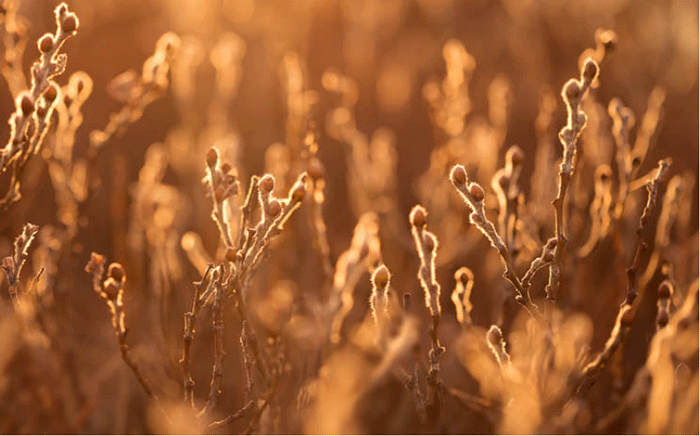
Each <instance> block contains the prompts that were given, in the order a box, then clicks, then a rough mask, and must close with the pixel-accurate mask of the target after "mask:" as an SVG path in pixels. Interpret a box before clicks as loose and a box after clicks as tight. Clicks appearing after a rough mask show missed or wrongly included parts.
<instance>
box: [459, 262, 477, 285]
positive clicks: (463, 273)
mask: <svg viewBox="0 0 700 436" xmlns="http://www.w3.org/2000/svg"><path fill="white" fill-rule="evenodd" d="M455 280H458V281H460V282H461V283H463V284H466V283H469V282H471V281H472V280H474V273H472V270H470V269H469V268H467V267H465V266H463V267H462V268H460V269H458V270H457V272H455Z"/></svg>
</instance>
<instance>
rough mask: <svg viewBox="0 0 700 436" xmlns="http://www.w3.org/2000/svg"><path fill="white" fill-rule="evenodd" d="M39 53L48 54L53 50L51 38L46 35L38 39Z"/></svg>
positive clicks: (49, 35)
mask: <svg viewBox="0 0 700 436" xmlns="http://www.w3.org/2000/svg"><path fill="white" fill-rule="evenodd" d="M38 46H39V51H40V52H42V53H48V52H50V51H51V49H52V48H53V36H51V34H49V33H47V34H46V35H44V36H42V37H41V38H39V43H38Z"/></svg>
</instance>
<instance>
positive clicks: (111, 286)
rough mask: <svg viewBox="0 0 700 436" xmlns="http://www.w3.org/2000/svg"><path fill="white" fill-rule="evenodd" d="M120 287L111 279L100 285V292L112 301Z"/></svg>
mask: <svg viewBox="0 0 700 436" xmlns="http://www.w3.org/2000/svg"><path fill="white" fill-rule="evenodd" d="M120 289H121V285H120V284H119V282H117V281H116V280H115V279H113V278H111V277H110V278H108V279H107V280H105V281H104V283H103V284H102V291H103V292H104V293H105V295H106V296H107V298H108V299H110V300H114V299H115V298H117V296H118V295H119V290H120Z"/></svg>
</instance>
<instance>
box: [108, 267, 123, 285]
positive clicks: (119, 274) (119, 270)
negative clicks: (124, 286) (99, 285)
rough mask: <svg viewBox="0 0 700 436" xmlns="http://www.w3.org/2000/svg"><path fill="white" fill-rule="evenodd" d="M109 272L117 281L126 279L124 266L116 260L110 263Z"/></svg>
mask: <svg viewBox="0 0 700 436" xmlns="http://www.w3.org/2000/svg"><path fill="white" fill-rule="evenodd" d="M107 271H108V272H107V274H108V275H109V276H110V277H111V278H113V279H114V280H116V281H117V282H123V281H124V267H123V266H121V264H118V263H116V262H114V263H112V264H110V265H109V268H108V270H107Z"/></svg>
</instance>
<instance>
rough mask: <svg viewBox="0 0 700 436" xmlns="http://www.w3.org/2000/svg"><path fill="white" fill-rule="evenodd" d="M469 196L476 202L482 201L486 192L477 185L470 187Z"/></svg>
mask: <svg viewBox="0 0 700 436" xmlns="http://www.w3.org/2000/svg"><path fill="white" fill-rule="evenodd" d="M469 195H470V196H471V197H472V198H473V199H474V201H482V200H483V199H484V190H483V189H482V188H481V186H479V185H478V184H476V183H472V184H471V185H469Z"/></svg>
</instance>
